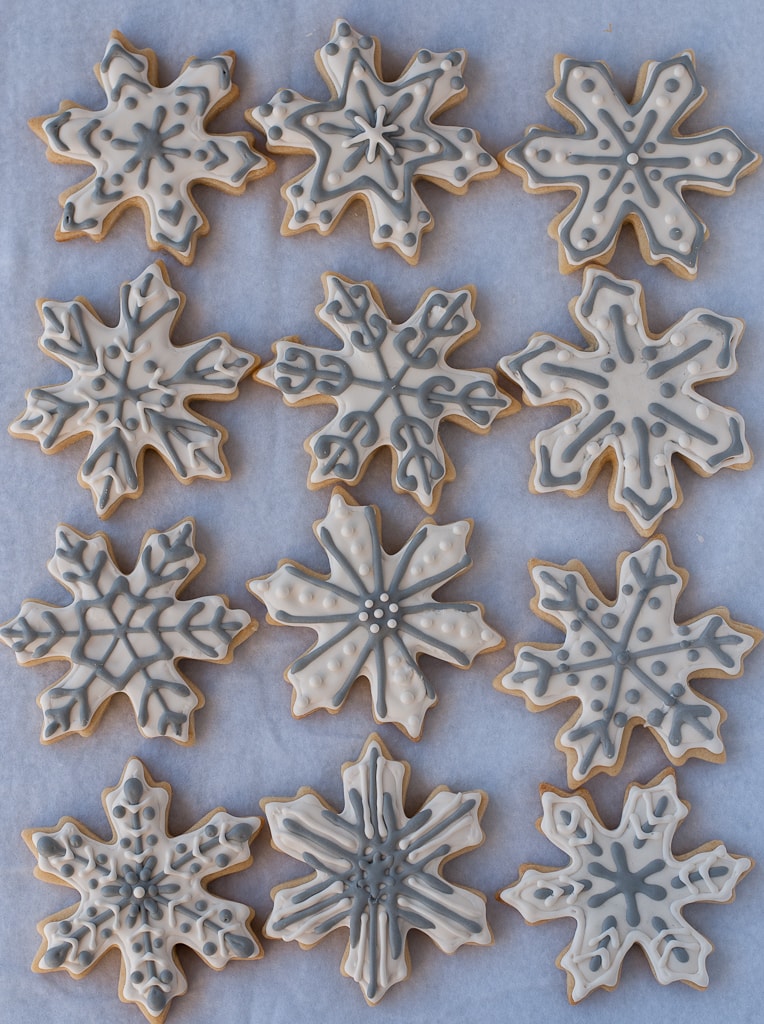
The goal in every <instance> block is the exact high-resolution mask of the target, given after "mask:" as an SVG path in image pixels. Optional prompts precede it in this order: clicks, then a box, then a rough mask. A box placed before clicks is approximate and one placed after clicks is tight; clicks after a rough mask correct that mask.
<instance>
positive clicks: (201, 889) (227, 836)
mask: <svg viewBox="0 0 764 1024" xmlns="http://www.w3.org/2000/svg"><path fill="white" fill-rule="evenodd" d="M169 804H170V793H169V790H168V787H166V786H164V785H156V784H155V783H154V781H153V780H152V779H151V776H150V775H149V774H148V773H147V772H146V771H145V769H144V767H143V765H142V764H141V762H140V761H139V760H138V759H137V758H131V759H130V760H129V761H128V762H127V765H126V767H125V771H124V773H123V775H122V779H121V781H120V783H119V785H118V786H117V787H116V788H115V789H112V790H107V791H106V793H105V795H104V806H105V807H106V813H107V815H108V818H109V823H110V825H111V827H112V829H113V837H112V840H111V842H104V841H103V840H101V839H98V838H97V837H95V836H92V835H90V833H89V832H88V831H87V830H86V829H85V828H84V827H83V826H82V825H80V823H79V822H77V821H74V820H73V819H71V818H68V819H65V820H64V821H63V822H62V823H61V824H60V825H59V826H58V827H56V828H52V829H45V830H41V831H38V830H36V829H29V830H28V831H27V832H26V833H25V838H26V840H27V842H28V843H29V846H30V848H31V849H32V850H33V851H34V852H35V853H36V855H37V861H38V866H39V871H40V872H42V873H43V875H44V876H45V877H46V880H49V879H50V878H52V879H53V880H55V881H58V882H61V883H62V884H64V885H67V886H71V888H73V889H76V890H77V891H78V893H79V896H80V901H79V903H78V904H77V905H76V906H74V907H71V908H69V910H68V911H64V912H63V914H56V915H55V917H53V918H51V919H49V920H48V921H46V922H44V923H43V926H42V933H43V942H42V946H41V948H40V951H39V953H38V955H37V959H36V961H35V966H36V967H37V968H38V969H39V970H43V971H55V970H66V971H68V972H69V974H70V975H71V976H72V977H74V978H76V977H79V976H80V975H82V974H84V973H85V972H86V971H88V970H89V969H90V967H92V966H93V965H94V964H95V963H96V962H97V961H98V960H99V959H100V958H101V956H103V954H104V953H106V952H107V951H108V950H109V949H112V948H116V949H117V950H119V953H120V955H121V957H122V961H123V965H124V967H123V971H122V981H121V992H120V994H121V997H122V999H123V1000H125V1001H126V1002H130V1003H136V1004H137V1005H138V1007H139V1008H140V1010H141V1011H142V1012H143V1013H144V1015H145V1016H146V1017H147V1018H148V1019H149V1020H150V1021H155V1020H164V1017H165V1015H166V1013H167V1011H168V1009H169V1006H170V1002H171V1000H172V999H174V998H175V996H179V995H183V993H184V992H185V991H186V989H187V987H188V986H187V982H186V978H185V975H184V974H183V971H182V969H181V967H180V966H179V963H178V961H177V952H176V947H177V946H188V947H189V948H190V949H192V950H193V951H194V952H195V953H196V954H197V956H199V957H201V958H202V960H204V962H205V963H206V964H208V965H209V966H210V967H213V968H215V969H216V970H220V969H222V968H223V967H225V965H226V964H227V963H228V962H229V961H230V960H242V959H245V960H252V959H256V958H257V957H259V956H260V955H261V951H260V948H259V946H258V944H257V941H256V940H255V939H254V938H253V937H252V935H251V933H250V931H249V920H250V918H251V916H252V912H251V910H250V909H249V907H246V906H244V904H242V903H236V902H234V901H232V900H226V899H222V898H221V897H219V896H214V895H212V894H211V893H209V892H208V891H207V889H206V888H205V879H209V878H214V877H215V876H216V875H219V874H221V873H222V872H227V871H230V870H238V871H240V870H241V869H242V868H244V867H246V866H247V864H249V862H250V853H249V844H250V843H251V841H252V839H253V838H254V837H255V836H256V835H257V833H258V831H259V829H260V825H261V819H260V818H236V817H234V816H233V815H230V814H228V812H227V811H225V810H222V809H221V810H218V811H215V812H214V813H213V814H212V815H211V816H210V817H209V818H206V819H204V820H203V821H202V822H201V823H200V824H199V825H197V826H196V827H194V828H192V829H189V830H188V831H187V832H184V833H183V834H182V835H179V836H171V835H169V834H168V831H167V817H168V812H169Z"/></svg>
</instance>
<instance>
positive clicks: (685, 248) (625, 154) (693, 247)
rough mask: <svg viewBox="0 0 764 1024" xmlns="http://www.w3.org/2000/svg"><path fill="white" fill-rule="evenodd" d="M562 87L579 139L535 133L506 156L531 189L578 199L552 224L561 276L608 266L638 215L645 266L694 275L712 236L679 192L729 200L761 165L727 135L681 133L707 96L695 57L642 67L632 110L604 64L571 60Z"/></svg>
mask: <svg viewBox="0 0 764 1024" xmlns="http://www.w3.org/2000/svg"><path fill="white" fill-rule="evenodd" d="M557 80H558V81H557V86H556V88H555V89H554V90H553V92H552V100H553V105H554V106H555V107H556V108H557V109H558V110H559V111H560V112H561V113H562V115H563V116H564V117H565V118H567V120H569V121H571V122H572V123H573V124H574V125H575V127H576V129H577V134H576V135H571V134H570V133H569V132H561V131H551V130H550V129H548V128H529V129H528V131H527V134H526V136H525V138H524V139H523V140H522V141H521V142H518V143H516V144H515V145H514V146H512V147H510V149H508V150H506V152H504V153H503V154H502V155H501V157H500V159H501V161H502V162H503V163H504V165H505V166H506V167H508V168H509V169H510V170H512V171H516V172H517V173H520V174H522V176H523V178H524V179H525V182H526V185H527V188H528V189H530V190H531V191H536V190H538V191H542V192H543V191H550V190H560V189H563V190H565V189H568V190H570V189H572V190H574V191H575V192H577V193H578V196H577V198H576V200H575V201H574V203H573V204H572V206H570V207H569V208H568V209H567V210H566V211H565V212H564V213H563V214H562V215H561V216H560V217H559V218H557V219H556V220H555V221H554V222H553V224H552V227H553V228H554V229H555V231H556V234H557V238H558V240H559V243H560V250H561V257H563V256H564V259H563V258H561V260H560V262H561V265H562V267H563V269H564V270H575V269H576V268H577V267H580V266H582V265H583V264H585V263H588V262H590V261H591V260H600V261H603V262H605V261H607V260H608V259H609V258H610V256H611V255H612V252H613V250H614V248H615V245H616V242H617V240H618V235H619V233H620V230H621V227H622V225H623V223H624V221H625V220H627V219H629V218H634V219H636V221H637V222H638V224H639V226H640V228H641V230H642V232H644V239H645V241H644V243H643V241H642V238H640V245H641V246H642V250H643V255H644V257H645V259H647V260H648V262H650V263H666V265H667V266H668V267H669V268H670V269H671V270H673V271H674V272H675V273H680V274H683V275H685V276H686V275H694V274H695V273H696V272H697V261H698V251H699V249H700V246H701V243H702V242H703V239H704V238H705V236H706V234H707V231H706V226H705V224H704V223H703V221H702V220H700V218H699V217H698V216H697V215H696V214H695V213H694V212H693V211H692V210H691V209H690V207H689V206H688V205H687V203H686V201H685V199H684V196H683V190H684V189H685V188H688V189H692V188H694V189H701V190H703V191H707V192H713V193H716V194H729V193H731V192H733V191H734V189H735V182H736V180H737V179H738V178H739V177H740V176H741V175H743V174H747V173H749V172H750V171H752V170H753V169H754V168H755V167H756V166H757V165H758V163H759V162H760V159H761V158H760V157H759V156H757V155H756V153H753V152H752V151H751V150H750V149H749V148H748V147H747V146H746V145H745V144H744V143H743V142H742V141H741V140H740V139H739V138H738V136H737V135H736V134H735V133H734V132H733V131H732V130H731V129H729V128H715V129H712V130H710V131H704V132H699V133H696V134H693V135H680V134H679V125H680V124H681V123H682V121H684V119H685V118H686V117H687V116H688V115H689V114H690V113H691V112H692V111H693V110H694V109H695V108H696V107H698V106H699V105H700V103H702V101H703V99H704V98H705V95H706V91H705V89H704V88H703V87H702V86H701V85H700V83H699V82H698V78H697V74H696V71H695V63H694V58H693V54H692V53H691V52H689V51H688V52H686V53H682V54H680V55H679V56H678V57H674V58H673V59H671V60H667V61H660V62H659V61H649V62H648V63H647V64H645V66H644V67H643V69H642V75H641V76H640V81H643V83H644V84H643V86H642V88H641V90H640V91H639V93H638V95H637V96H636V97H635V99H634V102H633V103H626V101H625V100H624V98H623V96H622V95H621V92H620V91H619V89H618V87H617V86H616V84H615V82H614V81H613V77H612V74H611V72H610V70H609V68H608V67H607V65H605V64H603V63H601V62H600V61H592V62H584V61H579V60H573V59H572V58H570V57H565V58H563V59H562V60H561V61H559V62H558V66H557Z"/></svg>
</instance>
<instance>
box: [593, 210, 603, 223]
mask: <svg viewBox="0 0 764 1024" xmlns="http://www.w3.org/2000/svg"><path fill="white" fill-rule="evenodd" d="M604 219H605V218H604V217H603V216H602V214H601V213H593V214H592V224H601V223H602V221H603V220H604Z"/></svg>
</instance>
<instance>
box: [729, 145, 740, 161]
mask: <svg viewBox="0 0 764 1024" xmlns="http://www.w3.org/2000/svg"><path fill="white" fill-rule="evenodd" d="M726 156H727V159H728V160H729V162H730V163H731V164H734V162H735V161H736V160H737V158H738V157H739V156H740V153H738V151H737V150H736V149H728V150H727V153H726Z"/></svg>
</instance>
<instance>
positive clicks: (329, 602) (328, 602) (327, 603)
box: [321, 595, 337, 608]
mask: <svg viewBox="0 0 764 1024" xmlns="http://www.w3.org/2000/svg"><path fill="white" fill-rule="evenodd" d="M321 603H322V604H323V606H324V608H334V606H335V605H336V604H337V599H336V598H335V597H331V595H330V596H328V597H325V598H324V599H323V601H322V602H321Z"/></svg>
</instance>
